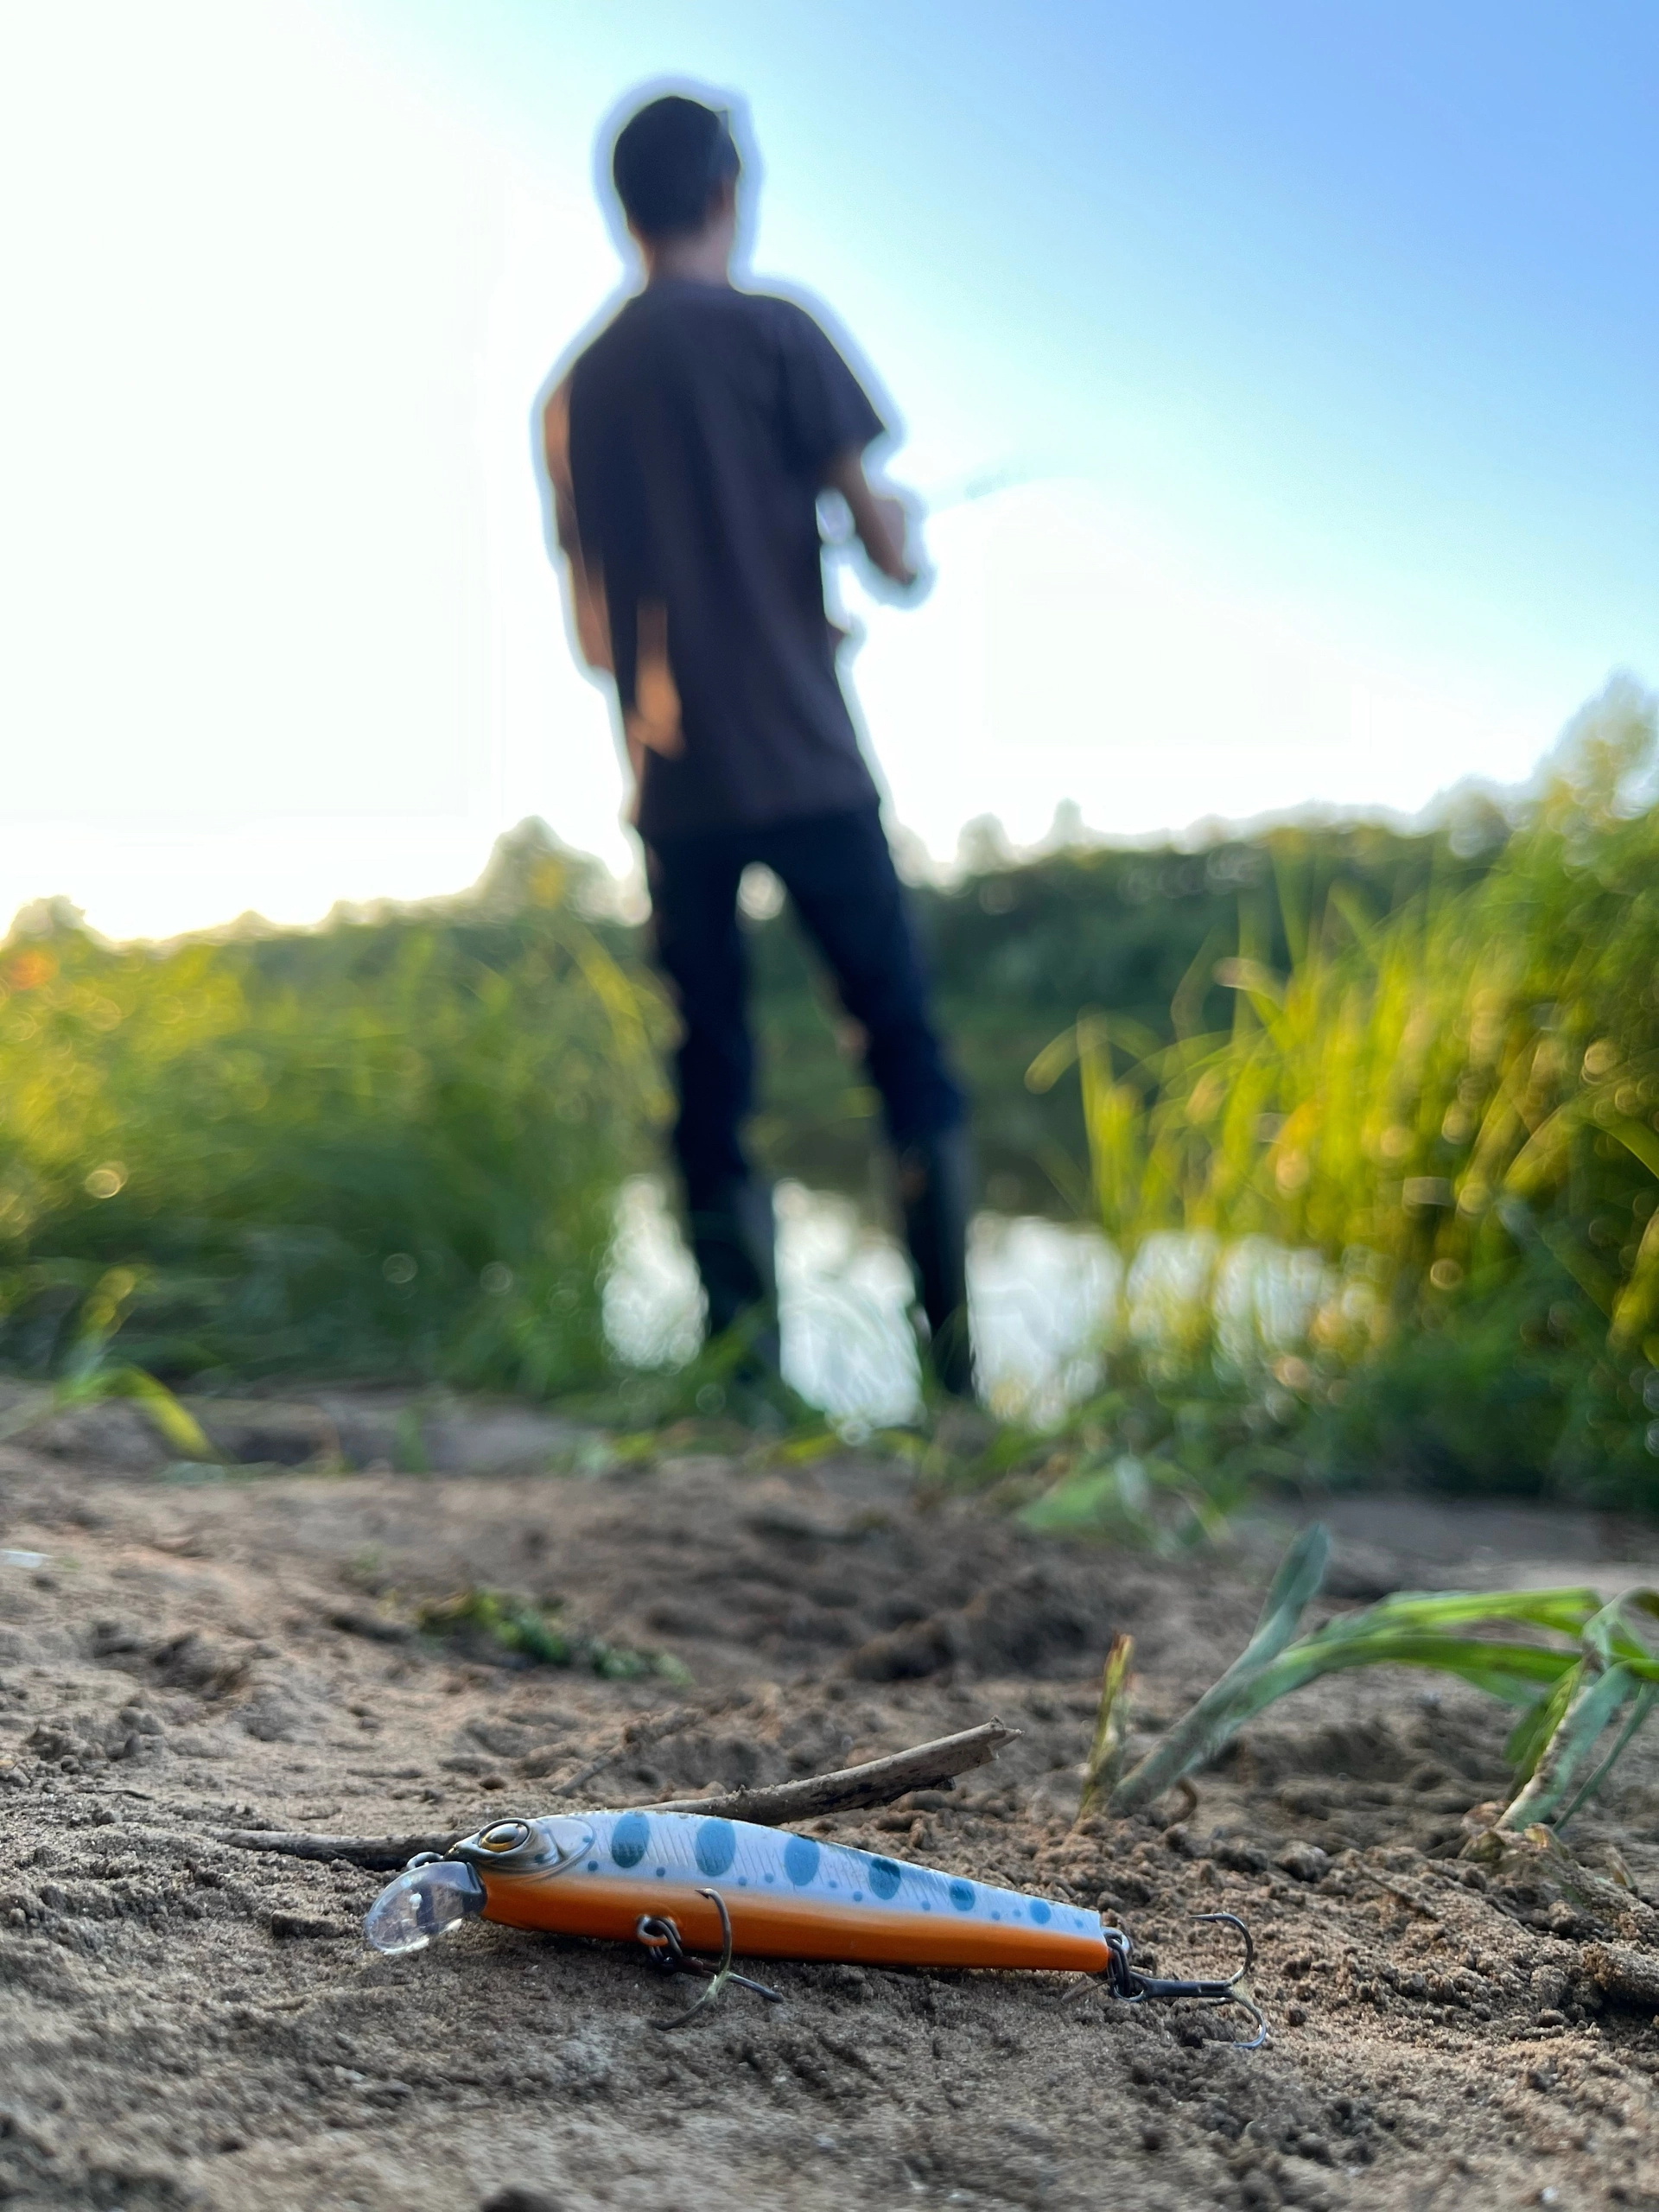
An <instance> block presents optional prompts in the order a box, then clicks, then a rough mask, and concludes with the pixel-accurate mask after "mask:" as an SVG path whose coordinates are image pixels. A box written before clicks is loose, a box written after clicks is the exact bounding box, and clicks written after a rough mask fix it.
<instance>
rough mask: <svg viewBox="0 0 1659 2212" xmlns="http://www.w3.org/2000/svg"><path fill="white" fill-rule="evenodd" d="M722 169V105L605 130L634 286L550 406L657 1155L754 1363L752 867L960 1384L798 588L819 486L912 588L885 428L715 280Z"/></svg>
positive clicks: (722, 1306)
mask: <svg viewBox="0 0 1659 2212" xmlns="http://www.w3.org/2000/svg"><path fill="white" fill-rule="evenodd" d="M740 168H741V163H740V161H739V156H738V151H737V147H736V144H735V143H734V139H733V137H732V134H731V130H730V127H729V124H728V119H727V118H726V116H725V115H724V114H723V113H721V112H719V111H715V110H714V109H712V108H709V107H705V106H703V105H701V104H700V103H699V102H697V101H696V100H691V99H680V98H677V97H670V98H666V99H654V100H652V101H651V102H650V103H649V104H648V105H646V106H644V107H642V108H641V109H640V110H639V112H638V113H637V114H635V115H634V116H633V117H632V118H631V119H630V121H629V122H628V123H627V124H625V125H624V127H623V129H622V130H621V131H620V133H619V135H618V137H617V139H616V143H615V146H614V149H613V159H612V177H613V181H614V184H615V188H616V193H617V196H618V198H619V200H620V202H621V205H622V210H623V213H624V215H625V217H626V221H627V226H628V230H629V232H630V233H631V235H632V238H633V239H634V242H635V244H636V245H638V247H639V256H640V259H641V261H642V263H643V264H644V269H645V285H644V289H642V290H640V291H639V292H638V293H636V294H635V295H634V296H632V298H631V299H629V300H628V301H627V302H626V305H625V306H624V307H623V308H621V310H620V312H619V313H618V314H617V315H615V317H614V318H613V320H612V321H611V322H610V323H609V324H608V325H607V327H606V328H605V329H604V330H603V331H602V332H601V334H600V335H599V336H598V337H597V338H596V339H595V340H594V341H593V343H592V344H591V345H590V346H588V347H587V348H586V350H585V351H584V352H583V353H582V355H581V356H580V358H579V359H577V361H576V363H575V366H574V368H573V369H572V370H571V371H570V372H569V376H568V377H566V378H565V379H564V381H563V383H562V384H561V385H559V387H558V389H557V391H556V392H555V393H554V395H553V397H552V399H551V400H550V402H549V404H548V406H547V409H546V412H545V416H544V418H543V429H544V435H545V447H546V458H547V467H548V473H549V476H550V480H551V484H552V486H553V491H554V498H555V510H556V520H557V532H558V542H559V545H560V548H561V550H562V551H563V555H564V557H565V559H566V561H567V563H569V575H570V582H571V589H572V599H573V613H574V619H575V633H576V638H577V641H578V644H579V646H580V650H581V652H582V656H583V658H585V659H586V660H587V662H588V664H589V665H590V666H591V667H594V668H596V669H605V670H608V671H611V672H612V674H613V676H614V678H615V683H616V693H617V699H618V702H619V704H620V709H621V716H622V725H623V730H624V734H625V736H626V745H627V751H628V757H629V760H630V762H631V764H632V770H633V775H634V780H635V796H634V805H633V813H632V819H633V821H634V823H635V824H636V826H637V827H638V829H639V836H640V838H641V840H642V841H643V842H644V845H645V871H646V880H647V881H648V883H649V885H650V889H651V901H652V923H653V931H654V941H655V949H656V957H657V960H658V964H659V966H660V967H661V969H662V970H663V972H664V975H665V976H667V978H668V980H669V982H670V983H671V986H672V988H673V990H674V994H675V997H676V1000H677V1005H678V1007H679V1014H680V1019H681V1022H682V1025H683V1033H682V1036H681V1039H680V1044H679V1049H678V1055H677V1088H678V1097H679V1115H678V1119H677V1122H676V1124H675V1128H674V1149H675V1153H676V1156H677V1160H678V1163H679V1167H680V1173H681V1174H682V1176H683V1179H684V1185H685V1198H686V1205H687V1208H688V1212H689V1216H690V1230H691V1243H692V1249H693V1250H694V1252H695V1253H696V1262H697V1268H698V1270H699V1272H700V1274H701V1275H702V1283H703V1287H704V1290H705V1292H706V1293H707V1295H708V1301H709V1331H710V1333H711V1334H714V1333H718V1332H721V1331H723V1330H725V1329H728V1328H729V1327H731V1326H732V1325H734V1323H737V1322H739V1321H742V1322H744V1324H745V1325H746V1326H747V1328H748V1330H749V1331H750V1332H751V1333H752V1337H753V1343H754V1344H755V1347H756V1349H757V1350H758V1351H760V1353H761V1355H762V1356H763V1357H765V1358H766V1359H767V1360H769V1361H770V1362H771V1363H773V1364H774V1365H775V1363H776V1357H777V1334H776V1306H777V1292H776V1277H775V1271H774V1266H773V1255H772V1248H773V1230H772V1192H771V1191H770V1189H769V1188H768V1187H767V1186H766V1185H764V1184H763V1183H761V1182H760V1181H759V1180H757V1179H756V1178H755V1176H754V1174H753V1172H752V1171H751V1168H750V1166H749V1162H748V1160H747V1157H746V1155H745V1153H744V1148H743V1123H744V1121H745V1119H746V1117H747V1115H748V1113H749V1110H750V1107H751V1103H752V1100H753V1072H754V1052H753V1044H752V1042H751V1039H750V1036H749V1029H748V1021H747V1007H746V1003H745V1001H746V994H747V967H746V961H745V955H744V946H743V938H742V934H741V929H740V926H739V923H738V918H737V893H738V884H739V880H740V878H741V875H742V874H743V871H744V869H745V868H747V867H748V866H749V865H750V864H751V863H752V862H755V861H760V862H763V863H764V864H765V865H766V867H767V868H770V869H771V870H772V872H773V874H775V875H776V876H777V877H778V878H779V880H780V881H781V882H782V883H783V885H784V886H785V889H786V890H787V891H788V893H789V894H790V897H791V899H792V900H793V902H794V906H795V909H796V912H797V913H798V915H799V917H800V919H801V921H802V922H803V924H804V926H805V928H806V930H807V932H808V934H809V935H810V937H811V938H812V939H813V941H814V943H815V944H817V948H818V950H819V951H820V952H821V953H822V954H823V957H824V960H825V961H826V962H827V963H828V965H829V970H830V973H831V975H832V976H834V978H835V982H836V988H837V990H838V991H839V993H840V995H841V1000H842V1005H843V1006H844V1007H845V1008H846V1010H847V1012H848V1014H849V1015H850V1016H851V1017H852V1019H853V1020H854V1021H855V1022H856V1023H857V1024H858V1026H859V1027H860V1029H861V1032H862V1033H863V1037H864V1039H865V1051H866V1055H867V1060H868V1070H869V1076H870V1080H871V1082H872V1083H873V1084H874V1085H875V1087H876V1089H877V1090H879V1091H880V1095H881V1098H882V1102H883V1104H884V1107H885V1109H886V1118H887V1133H888V1135H889V1137H890V1138H891V1140H892V1142H893V1147H894V1150H895V1152H896V1154H897V1155H898V1162H899V1196H900V1201H901V1204H902V1206H903V1211H904V1218H905V1230H906V1238H907V1241H908V1243H909V1246H910V1251H911V1257H912V1262H913V1263H914V1267H915V1273H916V1283H917V1292H918V1300H919V1302H920V1304H921V1306H922V1309H923V1311H924V1313H925V1316H926V1319H927V1324H928V1335H929V1347H930V1357H931V1364H932V1367H933V1370H934V1373H935V1375H936V1376H937V1378H938V1382H939V1383H941V1384H942V1385H943V1386H944V1389H946V1390H948V1391H949V1392H950V1393H952V1394H953V1395H959V1396H967V1395H971V1392H972V1389H973V1361H972V1353H971V1349H970V1345H969V1335H968V1320H967V1289H966V1278H965V1272H964V1244H965V1237H966V1230H967V1223H968V1211H969V1166H968V1154H967V1147H966V1136H965V1131H964V1129H963V1098H962V1094H961V1092H960V1091H959V1090H958V1089H957V1084H956V1083H955V1082H954V1080H953V1079H952V1077H951V1075H950V1071H949V1070H948V1069H947V1067H946V1065H945V1064H944V1058H943V1055H942V1053H941V1052H940V1048H939V1044H938V1039H937V1038H936V1036H935V1034H934V1033H933V1030H932V1027H931V1024H930V1021H929V1018H928V1010H927V1000H926V992H925V986H924V982H923V978H922V972H921V968H920V963H919V962H918V956H917V949H916V944H915V941H914V938H913V937H912V931H911V926H910V922H909V919H908V917H907V915H906V909H905V902H904V898H903V894H902V892H901V890H900V887H899V880H898V877H897V875H896V874H895V873H894V870H893V858H892V855H891V854H890V852H889V850H888V849H887V839H886V837H885V836H884V835H883V833H882V829H881V823H880V813H879V801H878V798H877V795H876V790H875V786H874V783H873V782H872V780H871V778H870V772H869V770H868V767H867V766H866V765H865V762H864V760H863V756H862V754H861V752H860V750H859V746H858V741H857V738H856V736H855V733H854V729H853V723H852V718H851V716H850V715H849V712H848V708H847V702H846V700H845V698H844V697H843V696H842V689H841V683H840V680H839V677H838V676H837V673H836V645H837V644H838V643H839V642H840V639H839V633H838V632H836V631H835V630H834V629H833V628H832V626H831V625H830V623H829V620H828V618H827V616H826V614H825V612H824V601H823V566H822V550H823V549H822V543H821V540H820V537H819V526H818V499H819V496H820V494H821V493H823V492H825V491H827V490H829V491H835V492H837V493H840V495H841V497H842V499H843V500H844V501H845V502H846V505H847V509H848V512H849V514H850V516H851V518H852V524H853V527H854V529H855V531H856V532H857V534H858V537H859V538H860V540H861V543H862V545H863V547H864V550H865V552H866V553H867V554H868V557H869V559H870V561H871V562H872V563H874V566H875V568H876V569H879V570H880V572H881V574H882V575H884V576H886V577H888V578H890V579H891V580H892V581H893V582H894V583H895V584H897V585H899V586H907V585H910V584H912V583H913V582H915V573H914V569H913V568H912V563H911V560H910V557H909V555H908V552H907V550H906V518H905V512H904V509H903V507H902V505H900V503H899V501H898V500H897V499H892V498H887V497H882V496H879V495H878V494H877V493H874V492H873V491H872V490H871V488H870V486H869V484H868V480H866V477H865V474H864V467H863V460H862V455H863V454H864V451H865V449H866V448H867V447H868V446H869V445H870V444H871V443H872V442H873V441H874V440H875V439H877V438H879V437H880V436H881V435H883V432H884V429H885V427H886V426H885V425H884V424H883V423H882V421H881V418H880V416H879V415H878V414H877V413H876V411H875V409H874V407H873V406H872V404H871V403H870V401H869V398H868V396H867V395H866V393H865V392H864V391H863V390H862V388H861V385H859V383H858V380H857V378H855V376H854V374H853V372H852V371H851V370H850V369H849V367H848V365H847V364H846V362H845V361H844V360H843V359H842V357H841V355H840V353H837V351H836V348H835V346H833V345H832V344H831V343H830V341H829V339H828V338H827V337H826V336H825V335H824V334H823V331H822V330H821V329H820V328H819V327H818V325H817V323H816V322H815V321H813V320H812V318H811V317H810V315H807V314H806V313H805V312H804V310H803V309H802V308H799V307H798V306H796V305H795V304H794V303H793V302H791V301H788V300H785V299H779V298H775V297H773V296H771V295H769V294H766V293H763V292H750V291H745V290H741V289H738V288H737V287H735V286H734V284H733V283H732V278H731V260H732V251H733V244H734V237H735V232H736V220H737V185H738V177H739V173H740Z"/></svg>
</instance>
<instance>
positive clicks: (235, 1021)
mask: <svg viewBox="0 0 1659 2212" xmlns="http://www.w3.org/2000/svg"><path fill="white" fill-rule="evenodd" d="M587 865H588V864H586V863H582V862H580V861H576V860H575V859H574V858H573V857H572V856H571V855H567V854H564V853H563V852H562V851H561V850H559V849H557V848H556V846H555V845H554V844H553V843H552V842H551V840H550V838H549V837H548V836H547V834H546V832H545V831H543V830H541V829H539V827H538V826H526V828H524V829H521V830H519V831H518V832H515V833H514V835H513V836H512V837H511V838H508V839H504V840H503V841H502V842H501V843H500V844H499V846H498V848H497V850H496V854H495V856H494V858H493V861H492V863H491V867H490V868H489V870H488V872H487V873H486V875H485V877H484V879H483V880H482V881H481V882H480V885H479V886H478V887H477V888H476V890H475V891H474V892H472V893H468V894H467V895H465V896H464V897H462V898H461V899H455V900H452V901H447V902H441V903H435V904H433V905H430V906H423V907H420V908H416V909H412V910H406V911H403V912H397V911H387V912H377V913H375V914H372V915H370V916H367V917H356V918H353V917H351V916H336V917H335V918H333V919H331V922H330V924H329V925H327V927H326V928H324V929H321V930H318V931H269V930H264V929H260V930H257V931H249V932H246V933H232V934H230V935H227V936H223V937H220V938H198V939H190V940H185V941H182V942H180V943H177V944H171V945H167V946H162V947H159V948H149V947H145V946H124V947H111V946H109V945H106V944H103V943H101V942H100V941H99V940H98V939H97V938H94V937H93V936H92V935H91V934H89V933H88V932H87V931H85V930H84V929H83V928H81V927H80V926H79V924H78V921H77V919H76V918H75V917H73V914H72V913H71V912H67V911H66V910H65V909H63V908H61V907H53V908H48V909H45V910H37V911H36V912H35V913H33V914H32V915H26V916H24V917H22V918H20V926H19V928H18V929H17V930H16V931H14V933H13V936H12V938H11V939H10V942H9V943H8V944H7V945H6V946H5V948H4V950H3V952H0V986H3V992H0V1067H3V1070H4V1082H3V1084H0V1361H3V1363H5V1364H6V1365H8V1366H10V1367H12V1368H14V1369H22V1370H24V1371H26V1372H35V1373H42V1372H50V1371H56V1370H58V1369H59V1368H60V1366H61V1364H62V1363H63V1362H64V1360H65V1359H66V1357H67V1356H68V1353H69V1351H70V1348H71V1347H72V1345H73V1344H74V1343H75V1342H76V1341H77V1340H79V1339H84V1338H85V1337H86V1335H87V1334H88V1333H92V1334H99V1335H101V1334H106V1333H107V1332H109V1330H110V1328H111V1325H112V1324H113V1322H114V1321H116V1320H117V1319H119V1320H120V1322H121V1324H122V1329H121V1345H122V1352H123V1356H124V1357H125V1358H126V1359H128V1360H131V1361H135V1362H137V1363H140V1364H141V1365H143V1366H144V1367H146V1368H148V1369H149V1370H152V1371H153V1372H155V1373H156V1374H159V1375H162V1376H168V1378H169V1379H172V1380H175V1381H179V1380H194V1381H196V1382H198V1383H203V1382H205V1383H209V1384H211V1383H212V1382H213V1380H215V1379H221V1378H222V1379H228V1377H229V1376H232V1375H234V1376H238V1377H245V1376H259V1375H264V1374H270V1373H273V1372H276V1371H277V1370H297V1371H301V1372H303V1373H306V1374H308V1375H313V1376H321V1375H357V1376H377V1377H394V1376H400V1377H412V1378H420V1379H438V1378H443V1379H446V1380H449V1381H453V1382H455V1383H466V1384H470V1385H474V1386H482V1387H499V1388H502V1389H512V1390H517V1391H524V1392H528V1393H530V1394H532V1395H544V1394H546V1393H549V1392H552V1391H557V1390H563V1389H570V1388H572V1387H574V1386H576V1385H580V1384H583V1383H590V1382H591V1381H593V1380H594V1378H595V1377H596V1376H599V1375H600V1374H601V1373H602V1371H603V1370H604V1368H605V1365H606V1358H605V1350H604V1339H603V1332H602V1328H601V1311H600V1278H601V1270H602V1268H603V1266H604V1262H605V1255H606V1253H607V1247H608V1244H609V1241H610V1235H611V1227H612V1210H613V1199H614V1194H615V1191H616V1187H617V1185H618V1182H619V1180H620V1178H621V1177H622V1176H623V1175H624V1174H626V1173H629V1172H631V1171H632V1170H634V1169H636V1168H637V1167H639V1166H640V1165H641V1164H642V1163H643V1162H644V1161H645V1159H646V1158H647V1157H648V1156H649V1150H650V1147H649V1144H648V1141H647V1136H646V1132H647V1124H648V1122H649V1121H650V1119H651V1117H652V1114H653V1113H654V1112H655V1111H656V1110H657V1103H658V1102H657V1092H656V1085H657V1077H656V1076H655V1073H654V1067H653V1058H652V1049H651V1038H650V1036H649V1034H648V1031H649V1028H650V1025H651V1021H652V1009H653V1007H655V1005H656V1003H657V1002H656V1001H654V999H653V998H652V996H651V995H650V994H649V992H648V990H647V988H645V986H644V985H643V984H642V982H641V981H640V980H639V978H638V977H637V976H635V975H633V974H632V973H631V972H629V971H627V970H626V969H624V968H622V967H621V966H620V965H619V964H618V963H617V962H616V961H615V960H614V959H613V957H611V955H610V954H609V953H608V952H607V950H605V949H604V947H603V945H602V944H601V941H600V939H599V938H598V936H597V935H596V934H595V931H594V929H593V928H592V927H590V926H589V925H588V923H587V922H586V921H585V920H584V919H583V918H582V912H581V911H580V906H581V899H582V893H583V891H584V888H585V878H584V869H585V868H586V866H587Z"/></svg>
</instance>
